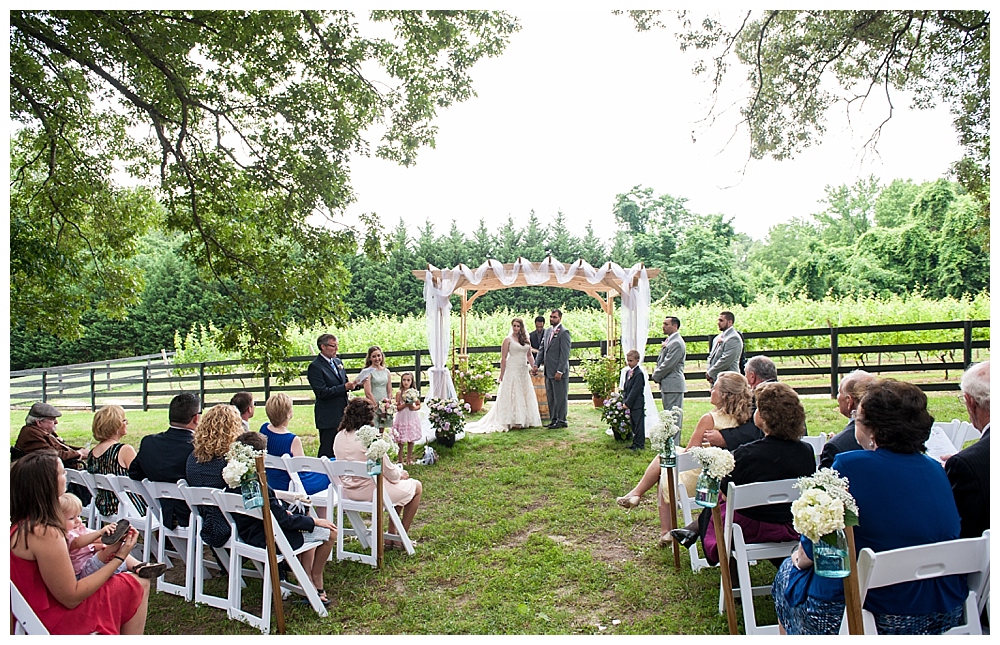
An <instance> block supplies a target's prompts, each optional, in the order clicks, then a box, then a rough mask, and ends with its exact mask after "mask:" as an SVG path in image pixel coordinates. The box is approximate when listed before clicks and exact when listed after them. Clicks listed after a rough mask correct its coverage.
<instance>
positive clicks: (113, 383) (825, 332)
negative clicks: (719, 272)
mask: <svg viewBox="0 0 1000 645" xmlns="http://www.w3.org/2000/svg"><path fill="white" fill-rule="evenodd" d="M989 325H990V321H989V320H965V321H954V322H931V323H913V324H903V325H868V326H858V327H826V328H820V329H790V330H780V331H762V332H745V333H744V334H743V336H744V339H745V341H746V352H747V358H749V357H751V356H755V355H758V354H766V355H767V356H769V357H771V358H773V359H775V360H776V362H778V363H779V370H780V372H779V373H780V377H781V378H782V379H783V380H789V379H790V380H792V381H793V383H794V381H795V380H796V377H803V378H800V379H798V380H815V379H816V378H817V377H824V376H825V375H828V376H829V385H828V386H827V385H820V386H816V385H796V387H795V389H796V391H798V392H799V393H800V394H829V395H830V396H836V394H837V388H838V385H839V382H840V375H842V374H845V373H847V372H850V371H851V370H853V369H856V368H858V367H862V368H864V369H865V370H867V371H869V372H872V373H890V374H891V373H894V372H895V373H899V372H910V373H913V372H942V371H943V372H945V375H946V376H947V375H948V374H949V373H954V374H955V375H956V376H957V375H958V374H960V373H961V372H962V371H963V370H964V369H965V368H966V367H967V366H968V365H969V364H970V363H972V362H973V351H974V350H977V349H988V348H989V346H990V341H989V339H988V333H987V334H981V335H982V336H984V338H980V339H974V338H973V336H974V334H973V330H974V329H980V328H986V329H988V328H989ZM921 331H940V332H941V333H940V337H941V338H942V339H946V338H949V337H951V338H953V340H941V341H940V342H896V343H885V344H879V343H875V344H872V343H868V344H859V343H858V342H857V340H856V339H853V338H852V336H861V335H871V334H896V333H901V332H921ZM713 338H714V335H694V336H686V337H685V339H684V340H685V342H686V344H687V349H688V354H687V361H686V364H687V365H688V366H689V367H690V366H692V365H697V366H699V367H703V366H704V363H705V361H706V360H707V357H708V348H709V347H710V346H711V345H710V343H711V341H712V339H713ZM779 339H799V341H800V342H799V344H806V345H812V346H811V347H798V348H788V347H787V346H788V345H789V344H790V343H789V342H787V341H782V340H779ZM662 340H663V338H657V337H654V338H650V339H649V342H648V345H647V348H646V350H647V354H646V356H645V358H644V361H645V362H647V363H653V362H655V360H656V357H657V354H658V353H659V345H660V342H661V341H662ZM791 344H794V343H791ZM783 346H784V347H785V348H782V347H783ZM615 349H616V351H618V352H619V353H620V345H616V346H615ZM701 349H704V351H697V350H701ZM499 352H500V347H499V346H489V347H470V348H469V353H470V354H495V355H499ZM922 353H923V354H922ZM573 354H574V357H573V358H572V359H571V360H570V369H571V372H572V371H576V370H575V369H574V368H578V366H579V365H580V363H581V361H582V360H585V359H586V358H587V357H588V356H594V357H596V356H598V355H606V354H607V341H583V342H574V343H573ZM907 354H913V355H914V356H913V360H911V359H910V357H908V356H907ZM924 354H927V356H928V360H926V361H925V360H924V358H923V355H924ZM887 355H893V356H899V357H901V358H898V357H897V358H894V359H893V360H886V361H882V360H878V359H880V358H881V357H883V356H887ZM932 355H933V356H934V357H936V360H930V359H931V356H932ZM364 356H365V355H364V354H363V353H350V354H340V357H341V358H342V359H343V360H344V362H345V366H346V367H347V369H348V371H349V372H350V371H357V370H359V369H360V367H361V366H362V365H363V361H364ZM385 356H386V362H387V364H389V365H390V368H391V370H392V371H393V373H394V374H395V375H396V376H395V382H396V383H398V375H399V374H400V373H402V372H407V371H409V372H413V373H414V374H418V375H420V376H419V378H418V389H419V388H423V387H424V386H425V385H427V379H426V370H427V369H429V368H430V367H431V362H430V357H429V353H428V350H426V349H420V350H407V351H391V352H385ZM872 356H875V357H877V360H876V362H874V363H870V362H867V360H868V359H867V358H866V357H868V358H870V357H872ZM959 356H961V359H960V360H958V357H959ZM165 358H166V357H165V356H161V355H150V356H142V357H136V358H133V359H120V360H118V361H103V362H100V363H89V364H85V365H72V366H63V367H53V368H41V369H33V370H20V371H16V372H13V371H12V372H11V373H10V392H11V393H10V404H11V406H12V407H22V406H28V405H30V404H31V403H32V402H34V401H48V402H52V403H62V404H63V405H64V406H66V407H88V408H90V409H91V410H95V409H97V407H100V405H104V403H105V402H109V399H113V400H114V401H115V402H117V403H119V404H120V405H122V407H124V408H127V409H142V410H148V409H156V408H166V407H168V405H169V400H170V398H172V397H173V396H174V395H176V394H178V393H179V392H180V391H196V392H197V393H198V395H199V397H200V398H201V401H202V403H203V405H204V404H209V405H210V404H213V403H219V402H228V401H229V398H230V397H231V395H232V394H233V393H235V392H240V391H244V390H245V391H249V392H252V393H254V395H255V396H256V397H262V398H263V399H264V400H266V399H267V397H269V396H270V394H271V392H286V393H289V394H290V395H291V396H292V397H293V400H294V402H295V403H297V404H311V403H312V402H313V397H312V390H311V389H310V387H309V384H308V383H307V382H306V380H305V369H306V367H307V366H308V363H309V361H311V360H313V358H314V356H296V357H292V358H289V359H287V360H286V362H288V363H298V364H300V365H301V368H302V371H301V373H300V374H301V376H300V378H298V379H296V382H293V383H285V384H281V383H278V382H277V379H275V378H273V377H265V376H262V375H261V374H259V373H255V372H253V371H247V369H246V367H245V366H244V365H243V364H242V363H241V362H240V361H238V360H228V361H212V362H201V363H185V364H174V363H169V362H166V361H165V360H164V359H165ZM154 359H160V360H154ZM795 359H798V363H799V365H798V366H794V365H793V366H789V362H794V361H795ZM496 364H497V365H499V363H496ZM684 376H685V378H686V379H687V380H688V381H689V391H688V393H687V396H688V397H691V398H698V397H707V396H708V390H707V387H706V382H705V371H704V369H699V370H687V371H685V373H684ZM583 382H584V381H583V378H582V377H581V376H577V375H572V374H571V376H570V388H571V392H570V399H571V400H589V399H590V394H589V393H588V392H586V388H585V387H583V386H581V385H580V384H582V383H583ZM918 384H919V385H920V387H921V388H923V389H924V390H928V391H933V390H954V389H957V388H958V383H957V379H956V380H954V381H946V380H944V379H942V381H941V382H936V383H918ZM699 388H700V389H699ZM573 390H575V391H573ZM296 394H298V395H301V396H299V397H298V398H296V397H295V395H296Z"/></svg>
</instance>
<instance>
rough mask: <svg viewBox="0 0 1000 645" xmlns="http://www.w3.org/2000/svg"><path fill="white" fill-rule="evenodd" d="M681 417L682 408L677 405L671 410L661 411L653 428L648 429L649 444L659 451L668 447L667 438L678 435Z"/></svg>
mask: <svg viewBox="0 0 1000 645" xmlns="http://www.w3.org/2000/svg"><path fill="white" fill-rule="evenodd" d="M680 417H681V409H680V408H678V407H677V406H676V405H675V406H674V407H672V408H670V409H669V410H663V411H662V412H660V416H659V418H658V419H657V421H656V423H654V424H653V427H652V428H647V429H646V438H647V439H649V445H650V446H651V447H652V448H653V450H655V451H657V452H663V451H664V450H666V447H667V439H669V438H670V437H673V436H676V434H677V431H678V430H679V428H678V427H677V421H678V419H680Z"/></svg>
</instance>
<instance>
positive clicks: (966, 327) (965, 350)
mask: <svg viewBox="0 0 1000 645" xmlns="http://www.w3.org/2000/svg"><path fill="white" fill-rule="evenodd" d="M962 331H963V334H962V366H963V368H964V369H969V365H972V321H971V320H965V321H962Z"/></svg>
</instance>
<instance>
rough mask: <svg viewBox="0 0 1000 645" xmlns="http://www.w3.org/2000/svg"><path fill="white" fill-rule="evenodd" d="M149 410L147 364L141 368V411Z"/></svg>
mask: <svg viewBox="0 0 1000 645" xmlns="http://www.w3.org/2000/svg"><path fill="white" fill-rule="evenodd" d="M147 410H149V364H148V363H147V364H146V365H143V367H142V411H143V412H146V411H147Z"/></svg>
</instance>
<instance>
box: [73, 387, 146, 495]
mask: <svg viewBox="0 0 1000 645" xmlns="http://www.w3.org/2000/svg"><path fill="white" fill-rule="evenodd" d="M90 428H91V432H92V433H93V435H94V440H95V441H97V442H98V444H97V445H96V446H94V449H93V450H91V451H90V455H88V456H87V472H90V473H94V474H98V475H128V468H129V466H130V465H131V464H132V462H133V461H134V460H135V455H136V453H135V448H133V447H132V446H130V445H128V444H127V443H122V442H121V440H122V437H124V436H125V433H126V432H128V419H126V418H125V410H124V408H122V406H120V405H106V406H104V407H103V408H101V409H100V410H98V411H97V413H96V414H94V421H93V422H92V423H91V426H90ZM128 498H129V500H130V501H131V502H132V505H133V506H135V510H136V511H137V512H138V513H139V515H145V514H146V500H144V499H143V498H141V497H139V496H138V495H135V494H133V493H129V494H128ZM96 504H97V510H98V511H100V512H101V514H102V515H114V514H115V513H117V512H118V496H117V495H115V494H114V492H112V491H109V490H99V491H97V502H96Z"/></svg>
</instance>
